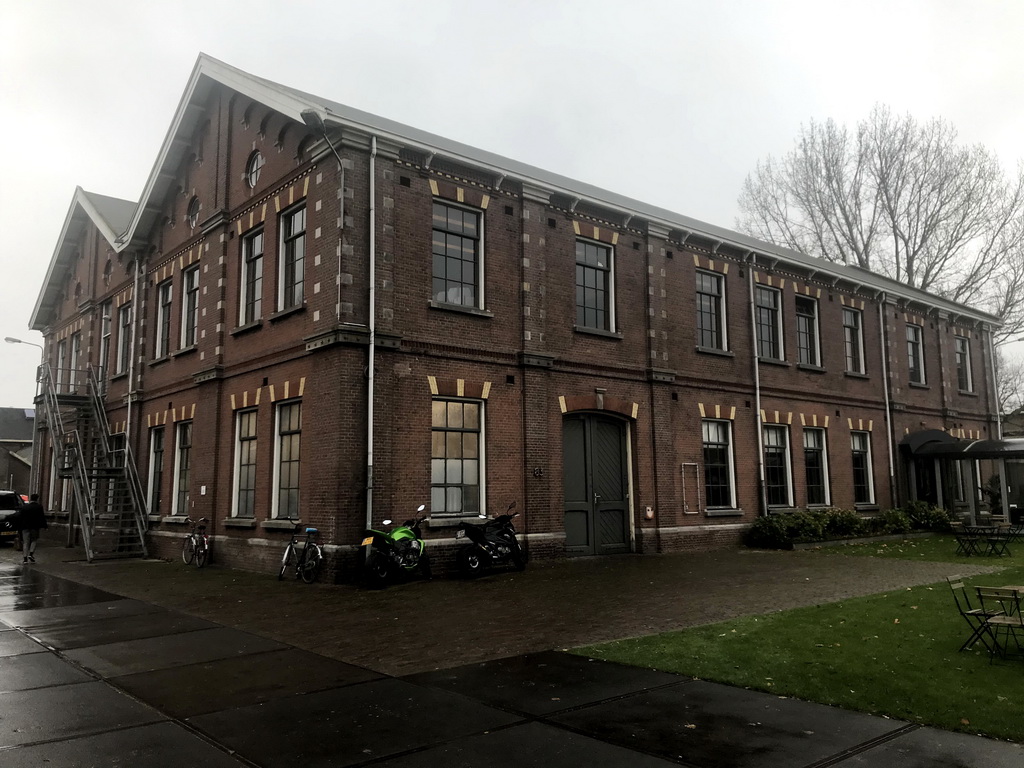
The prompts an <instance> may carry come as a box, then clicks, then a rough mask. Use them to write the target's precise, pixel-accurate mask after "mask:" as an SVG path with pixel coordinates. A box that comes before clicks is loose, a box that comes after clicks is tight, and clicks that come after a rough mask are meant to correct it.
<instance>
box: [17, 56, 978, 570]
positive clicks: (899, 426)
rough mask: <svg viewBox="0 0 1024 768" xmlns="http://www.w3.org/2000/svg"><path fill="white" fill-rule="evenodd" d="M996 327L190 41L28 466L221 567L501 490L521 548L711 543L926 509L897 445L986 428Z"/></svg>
mask: <svg viewBox="0 0 1024 768" xmlns="http://www.w3.org/2000/svg"><path fill="white" fill-rule="evenodd" d="M111 130H130V129H129V128H127V127H125V126H123V125H120V124H118V125H114V126H112V129H111ZM595 160H596V158H595ZM111 161H112V162H117V158H111ZM608 161H609V160H608V158H602V159H601V162H608ZM651 172H652V173H659V174H666V173H672V174H676V175H678V176H679V183H681V184H686V183H697V182H695V181H694V180H688V179H686V178H685V177H684V176H683V175H681V174H679V173H678V171H674V170H673V169H670V168H659V169H652V170H651ZM997 323H998V320H997V318H995V317H993V316H991V315H988V314H986V313H984V312H980V311H977V310H974V309H971V308H969V307H965V306H961V305H959V304H955V303H953V302H950V301H947V300H945V299H943V298H941V297H938V296H933V295H930V294H928V293H925V292H922V291H919V290H915V289H912V288H908V287H907V286H905V285H902V284H899V283H896V282H894V281H891V280H888V279H886V278H883V277H880V276H878V275H874V274H871V273H868V272H865V271H862V270H860V269H857V268H854V267H849V266H844V265H840V264H832V263H828V262H825V261H821V260H819V259H816V258H812V257H809V256H807V255H805V254H802V253H797V252H794V251H790V250H787V249H784V248H780V247H777V246H774V245H771V244H768V243H765V242H761V241H758V240H755V239H752V238H750V237H747V236H745V235H742V234H739V233H736V232H732V231H730V230H728V229H725V228H721V227H718V226H714V225H711V224H706V223H703V222H700V221H697V220H695V219H691V218H689V217H687V216H684V215H681V214H677V213H675V212H672V211H668V210H664V209H661V208H658V207H655V206H652V205H649V204H647V203H643V202H640V201H637V200H632V199H629V198H626V197H624V196H622V195H619V194H616V193H614V192H610V191H607V190H603V189H599V188H596V187H593V186H591V185H588V184H585V183H582V182H577V181H574V180H572V179H568V178H565V177H562V176H559V175H557V174H554V173H550V172H548V171H544V170H542V169H539V168H534V167H531V166H529V165H526V164H524V163H521V162H518V161H515V160H511V159H507V158H504V157H500V156H498V155H495V154H493V153H491V152H488V151H486V150H481V149H476V148H474V147H471V146H468V145H465V144H462V143H459V142H455V141H452V140H449V139H446V138H443V137H440V136H435V135H432V134H429V133H426V132H424V131H422V130H419V129H416V128H412V127H409V126H404V125H401V124H398V123H396V122H394V121H391V120H388V119H386V118H382V117H377V116H375V115H371V114H367V113H365V112H361V111H359V110H356V109H353V108H351V107H348V106H346V105H343V104H338V103H335V102H333V101H330V100H328V99H324V98H320V97H316V96H312V95H309V94H306V93H304V92H302V91H299V90H295V89H293V88H289V87H286V86H282V85H278V84H276V83H273V82H271V81H268V80H265V79H262V78H259V77H255V76H253V75H250V74H248V73H245V72H242V71H240V70H238V69H236V68H234V67H231V66H229V65H227V64H225V63H222V62H220V61H217V60H215V59H212V58H210V57H208V56H205V55H201V56H200V57H199V59H198V61H197V63H196V65H195V69H194V70H193V72H192V75H191V77H190V78H189V81H188V84H187V86H186V88H185V92H184V94H183V96H182V98H181V102H180V103H179V106H178V109H177V111H176V113H175V115H174V118H173V120H172V122H171V125H170V127H169V129H168V133H167V137H166V139H165V140H164V143H163V145H162V146H161V148H160V151H159V153H158V155H157V157H156V160H155V164H154V167H153V169H152V171H151V173H150V176H149V179H148V181H147V183H146V186H145V190H144V192H143V195H142V197H141V199H139V200H137V201H126V200H116V199H112V198H108V197H104V196H101V195H97V194H93V193H87V192H85V191H83V190H82V189H78V190H77V191H76V192H75V194H74V196H73V199H72V203H71V206H70V209H69V211H68V214H67V217H66V221H65V225H64V228H63V231H62V233H61V235H60V238H59V240H58V242H57V244H56V247H55V249H54V252H53V256H52V259H51V263H50V267H49V270H48V272H47V276H46V279H45V282H44V284H43V286H42V287H41V291H40V294H39V298H38V301H37V303H36V306H35V309H34V312H33V315H32V318H31V327H32V328H34V329H37V330H40V331H42V332H43V334H44V336H45V346H46V361H47V366H46V371H47V375H46V376H45V380H46V381H45V384H46V386H45V392H44V396H42V397H41V398H40V403H41V406H42V407H43V408H45V419H44V420H43V424H42V431H41V435H42V437H43V439H42V440H41V441H40V449H41V452H42V453H41V455H40V457H39V458H40V462H41V466H45V467H46V468H47V470H46V471H44V472H41V475H42V477H41V482H42V486H43V493H44V494H45V495H46V497H47V498H48V500H49V506H50V507H51V508H54V509H62V510H65V511H68V512H72V511H75V514H78V515H84V516H85V517H86V518H87V519H89V520H99V519H101V518H110V517H112V516H116V515H122V513H123V515H127V517H125V516H122V517H121V518H120V522H118V523H117V524H116V525H113V526H111V529H112V530H113V529H114V528H119V529H120V530H121V532H122V533H123V532H124V531H126V530H127V529H128V528H130V527H131V525H135V526H136V528H137V534H138V539H139V541H138V542H137V543H136V544H135V545H132V547H128V546H127V545H124V544H123V542H121V543H118V540H115V539H116V538H117V537H116V535H115V534H114V533H113V532H108V533H110V535H109V536H108V538H109V542H108V546H109V548H110V549H111V551H112V552H116V551H133V552H138V551H140V548H141V549H145V548H148V549H149V550H152V551H155V552H156V553H158V554H164V555H173V554H174V553H175V552H176V551H177V550H178V548H179V547H180V539H181V534H182V533H183V530H184V528H183V524H184V523H185V522H186V520H187V518H189V517H191V518H198V517H206V518H208V519H209V521H210V532H211V534H212V535H213V537H214V544H213V551H214V557H215V558H217V559H218V560H219V561H220V562H222V563H226V564H228V565H231V566H237V567H244V568H257V569H259V568H264V569H269V568H272V567H274V563H275V562H276V561H277V559H278V557H279V553H280V552H281V551H282V549H283V547H284V544H285V542H286V541H287V538H288V536H289V535H290V532H291V531H292V529H293V526H294V525H295V524H296V522H297V521H300V520H301V522H302V523H303V524H312V525H315V526H316V527H318V528H319V529H320V530H321V532H322V535H323V539H324V540H325V541H326V542H327V543H328V545H329V546H328V552H329V553H332V554H334V555H336V556H337V558H338V560H339V563H344V562H345V561H346V560H347V559H348V558H350V557H351V556H352V555H353V553H354V552H355V551H356V548H355V546H354V545H355V544H357V543H358V541H359V540H360V538H361V534H362V531H363V529H364V528H365V527H367V526H368V525H374V526H379V525H380V523H381V520H382V519H383V518H396V519H399V520H401V519H404V516H407V515H409V514H411V511H412V510H415V508H416V507H417V506H418V505H419V504H421V503H425V504H426V505H427V508H428V511H429V518H428V521H427V523H426V531H427V536H428V537H429V538H430V539H431V540H432V542H431V544H432V547H433V549H434V551H435V552H436V553H438V554H439V555H440V556H441V557H440V559H442V560H443V558H444V553H445V552H450V551H451V549H452V547H453V545H454V541H455V540H454V535H453V534H454V531H455V526H457V524H458V523H459V522H460V521H461V520H464V519H467V518H471V519H472V518H475V516H476V515H477V514H478V513H480V512H486V511H493V510H500V509H504V507H505V506H506V505H507V504H508V502H509V501H511V500H513V499H515V500H517V501H518V508H519V509H520V510H521V512H522V515H521V517H520V518H519V521H520V530H521V533H522V534H523V535H524V537H525V542H526V546H527V547H528V549H529V552H530V554H531V556H533V557H556V556H567V555H569V556H571V555H591V554H605V553H625V552H635V553H648V552H667V551H681V550H688V549H703V548H707V547H713V546H720V545H723V544H730V543H734V542H736V541H737V540H738V539H739V538H740V536H741V535H742V533H743V532H744V531H745V530H746V528H748V527H749V526H750V524H751V523H752V522H753V520H754V519H755V518H756V517H757V516H758V515H763V514H768V513H784V512H786V511H789V510H793V509H797V508H807V507H811V508H817V507H840V508H845V509H856V510H859V511H861V512H863V513H865V514H871V513H873V512H875V511H877V510H879V509H884V508H887V507H891V506H894V505H897V504H900V503H901V502H902V501H903V500H906V499H911V498H917V497H919V496H921V495H922V490H923V489H924V487H925V485H926V484H927V482H928V481H929V479H928V474H927V472H928V471H929V467H930V466H931V465H930V464H928V462H924V461H921V462H919V461H918V460H917V459H916V458H915V457H914V456H913V455H911V454H908V453H906V452H904V451H901V450H900V447H899V446H900V443H901V441H903V440H904V439H905V438H906V437H907V436H908V435H911V434H914V433H917V432H920V431H922V430H938V431H941V432H945V433H947V434H949V435H952V436H956V437H964V438H973V439H983V438H990V437H996V436H997V434H996V432H997V419H996V417H995V415H994V414H995V412H996V411H995V405H994V402H995V400H994V392H993V386H992V382H993V376H992V370H993V359H992V347H991V344H992V342H991V338H992V330H993V328H994V327H995V326H996V325H997ZM70 424H78V425H79V428H78V429H77V430H72V429H69V426H68V425H70ZM72 432H75V433H76V435H77V436H74V435H71V433H72ZM69 435H70V436H69ZM83 435H88V436H89V437H88V438H86V437H82V436H83ZM918 464H920V466H918ZM97 489H99V490H97ZM115 498H120V499H121V502H119V506H118V509H119V510H121V511H114V510H113V507H111V505H112V504H114V502H113V501H111V500H112V499H115ZM115 506H116V505H115ZM76 507H77V508H78V509H77V511H76ZM82 508H87V509H86V511H85V512H83V511H82ZM104 510H106V511H105V512H104ZM124 510H127V511H124ZM131 515H134V516H135V517H134V519H135V522H134V523H133V522H132V521H131V520H130V519H129V517H130V516H131ZM90 535H91V534H90ZM87 546H92V547H93V548H94V549H98V547H96V546H93V544H89V543H87Z"/></svg>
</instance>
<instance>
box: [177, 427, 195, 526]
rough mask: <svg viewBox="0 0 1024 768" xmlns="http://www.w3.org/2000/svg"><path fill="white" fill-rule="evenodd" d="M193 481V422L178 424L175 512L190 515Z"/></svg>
mask: <svg viewBox="0 0 1024 768" xmlns="http://www.w3.org/2000/svg"><path fill="white" fill-rule="evenodd" d="M191 479H192V422H191V421H182V422H179V423H178V427H177V435H176V441H175V451H174V512H173V514H175V515H187V514H188V513H189V504H188V502H189V498H190V493H189V490H190V488H191V481H192V480H191Z"/></svg>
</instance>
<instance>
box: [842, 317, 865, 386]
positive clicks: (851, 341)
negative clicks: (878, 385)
mask: <svg viewBox="0 0 1024 768" xmlns="http://www.w3.org/2000/svg"><path fill="white" fill-rule="evenodd" d="M843 343H844V348H845V350H846V372H847V373H864V334H863V331H862V328H861V312H860V310H859V309H844V310H843Z"/></svg>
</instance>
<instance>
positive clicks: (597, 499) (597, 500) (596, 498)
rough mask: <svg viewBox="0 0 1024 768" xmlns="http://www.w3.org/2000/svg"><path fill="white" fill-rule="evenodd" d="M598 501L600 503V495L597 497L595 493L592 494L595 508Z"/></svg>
mask: <svg viewBox="0 0 1024 768" xmlns="http://www.w3.org/2000/svg"><path fill="white" fill-rule="evenodd" d="M600 501H601V497H600V495H598V494H596V493H595V494H594V506H595V507H596V506H597V504H598V502H600Z"/></svg>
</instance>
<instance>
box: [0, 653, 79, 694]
mask: <svg viewBox="0 0 1024 768" xmlns="http://www.w3.org/2000/svg"><path fill="white" fill-rule="evenodd" d="M36 647H37V648H38V647H39V646H38V645H37V646H36ZM39 650H40V651H45V650H46V649H45V648H40V649H39ZM92 679H93V678H92V677H90V676H89V675H88V674H86V673H85V672H83V671H82V670H80V669H78V668H76V667H74V666H72V665H71V664H68V663H67V662H66V661H64V660H62V659H60V658H59V657H57V656H56V655H55V654H52V653H33V652H29V653H24V654H21V655H20V656H9V657H7V658H2V659H0V692H2V691H27V690H30V689H32V688H47V687H49V686H52V685H68V684H70V683H85V682H88V681H90V680H92Z"/></svg>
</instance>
